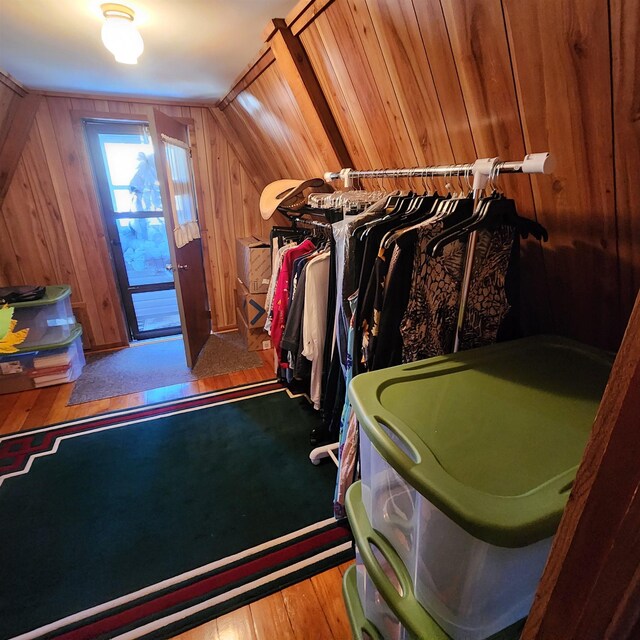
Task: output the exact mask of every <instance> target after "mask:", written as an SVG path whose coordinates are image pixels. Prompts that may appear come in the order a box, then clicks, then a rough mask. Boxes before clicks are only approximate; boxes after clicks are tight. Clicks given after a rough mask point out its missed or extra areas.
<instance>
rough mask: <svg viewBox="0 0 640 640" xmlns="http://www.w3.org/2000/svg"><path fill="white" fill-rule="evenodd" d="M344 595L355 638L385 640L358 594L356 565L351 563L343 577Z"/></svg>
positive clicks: (356, 639) (355, 639)
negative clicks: (365, 609)
mask: <svg viewBox="0 0 640 640" xmlns="http://www.w3.org/2000/svg"><path fill="white" fill-rule="evenodd" d="M342 597H343V598H344V604H345V608H346V610H347V615H348V616H349V624H350V625H351V632H352V635H353V640H383V638H382V636H381V635H380V632H379V631H378V630H377V629H376V627H375V626H374V625H373V623H372V622H371V621H370V620H367V618H366V616H365V614H364V607H363V606H362V603H361V602H360V596H359V594H358V585H357V577H356V567H355V565H351V566H350V567H349V568H348V569H347V570H346V571H345V573H344V576H343V577H342Z"/></svg>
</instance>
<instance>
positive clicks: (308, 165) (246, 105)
mask: <svg viewBox="0 0 640 640" xmlns="http://www.w3.org/2000/svg"><path fill="white" fill-rule="evenodd" d="M221 116H222V117H223V118H225V119H226V120H227V121H228V123H229V124H230V125H231V127H232V128H233V131H234V132H235V134H236V136H237V139H238V143H239V144H241V145H243V146H244V148H245V149H246V150H247V151H248V153H249V154H250V155H251V156H252V158H253V161H254V165H256V166H258V167H260V180H261V184H259V185H258V186H259V188H261V189H262V188H263V187H264V186H265V185H267V184H269V183H270V182H273V181H274V180H278V179H281V178H306V177H309V176H316V175H320V174H322V173H324V172H325V171H327V170H328V168H327V167H325V163H324V161H323V159H322V154H321V153H320V151H319V146H320V145H319V144H316V141H315V140H314V138H313V136H312V134H311V132H310V131H309V128H308V126H307V124H306V123H305V119H304V114H303V113H302V111H301V109H300V106H299V105H298V103H297V102H296V100H295V98H294V95H293V92H292V91H291V89H290V87H289V85H288V84H287V81H286V79H285V78H284V76H283V74H282V72H281V71H280V69H279V68H278V66H277V64H276V63H275V60H273V61H272V62H270V63H269V64H268V66H266V68H265V69H264V70H263V71H262V72H261V73H260V75H259V76H258V77H257V78H256V79H255V80H254V81H253V82H252V83H251V85H250V86H249V87H247V88H246V89H244V90H243V91H241V92H239V93H238V94H237V95H236V96H235V97H234V98H233V99H232V100H231V101H230V102H229V103H228V104H224V105H223V106H222V109H221ZM325 142H326V140H325ZM255 215H259V213H258V211H257V210H256V213H255Z"/></svg>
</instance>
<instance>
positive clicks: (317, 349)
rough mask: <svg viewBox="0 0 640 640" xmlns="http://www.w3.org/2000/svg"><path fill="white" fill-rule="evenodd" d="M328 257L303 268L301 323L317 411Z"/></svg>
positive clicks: (325, 256)
mask: <svg viewBox="0 0 640 640" xmlns="http://www.w3.org/2000/svg"><path fill="white" fill-rule="evenodd" d="M329 266H330V260H329V254H328V253H323V254H320V255H319V256H316V257H314V258H312V259H311V260H310V261H309V263H308V265H307V268H306V287H305V292H304V319H303V321H302V332H303V344H304V350H303V351H302V355H303V356H304V357H305V358H307V359H308V360H310V361H311V401H312V402H313V407H314V409H320V397H321V395H322V367H323V360H324V339H325V333H326V328H327V297H328V293H329Z"/></svg>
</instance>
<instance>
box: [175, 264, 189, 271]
mask: <svg viewBox="0 0 640 640" xmlns="http://www.w3.org/2000/svg"><path fill="white" fill-rule="evenodd" d="M188 268H189V265H188V264H179V265H178V269H180V271H184V270H185V269H188Z"/></svg>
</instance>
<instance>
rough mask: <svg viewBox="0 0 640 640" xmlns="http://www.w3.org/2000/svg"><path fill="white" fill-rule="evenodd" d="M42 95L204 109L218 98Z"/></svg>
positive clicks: (49, 92)
mask: <svg viewBox="0 0 640 640" xmlns="http://www.w3.org/2000/svg"><path fill="white" fill-rule="evenodd" d="M38 93H40V95H43V96H45V97H47V98H68V99H71V100H72V99H79V100H108V101H109V102H126V103H129V104H130V103H138V104H150V105H153V106H163V105H167V106H172V107H173V106H180V107H202V108H204V109H206V108H208V107H210V106H211V105H213V104H216V100H214V99H211V100H188V99H183V100H181V99H178V98H153V97H144V96H127V95H122V94H112V93H82V92H70V91H38Z"/></svg>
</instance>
